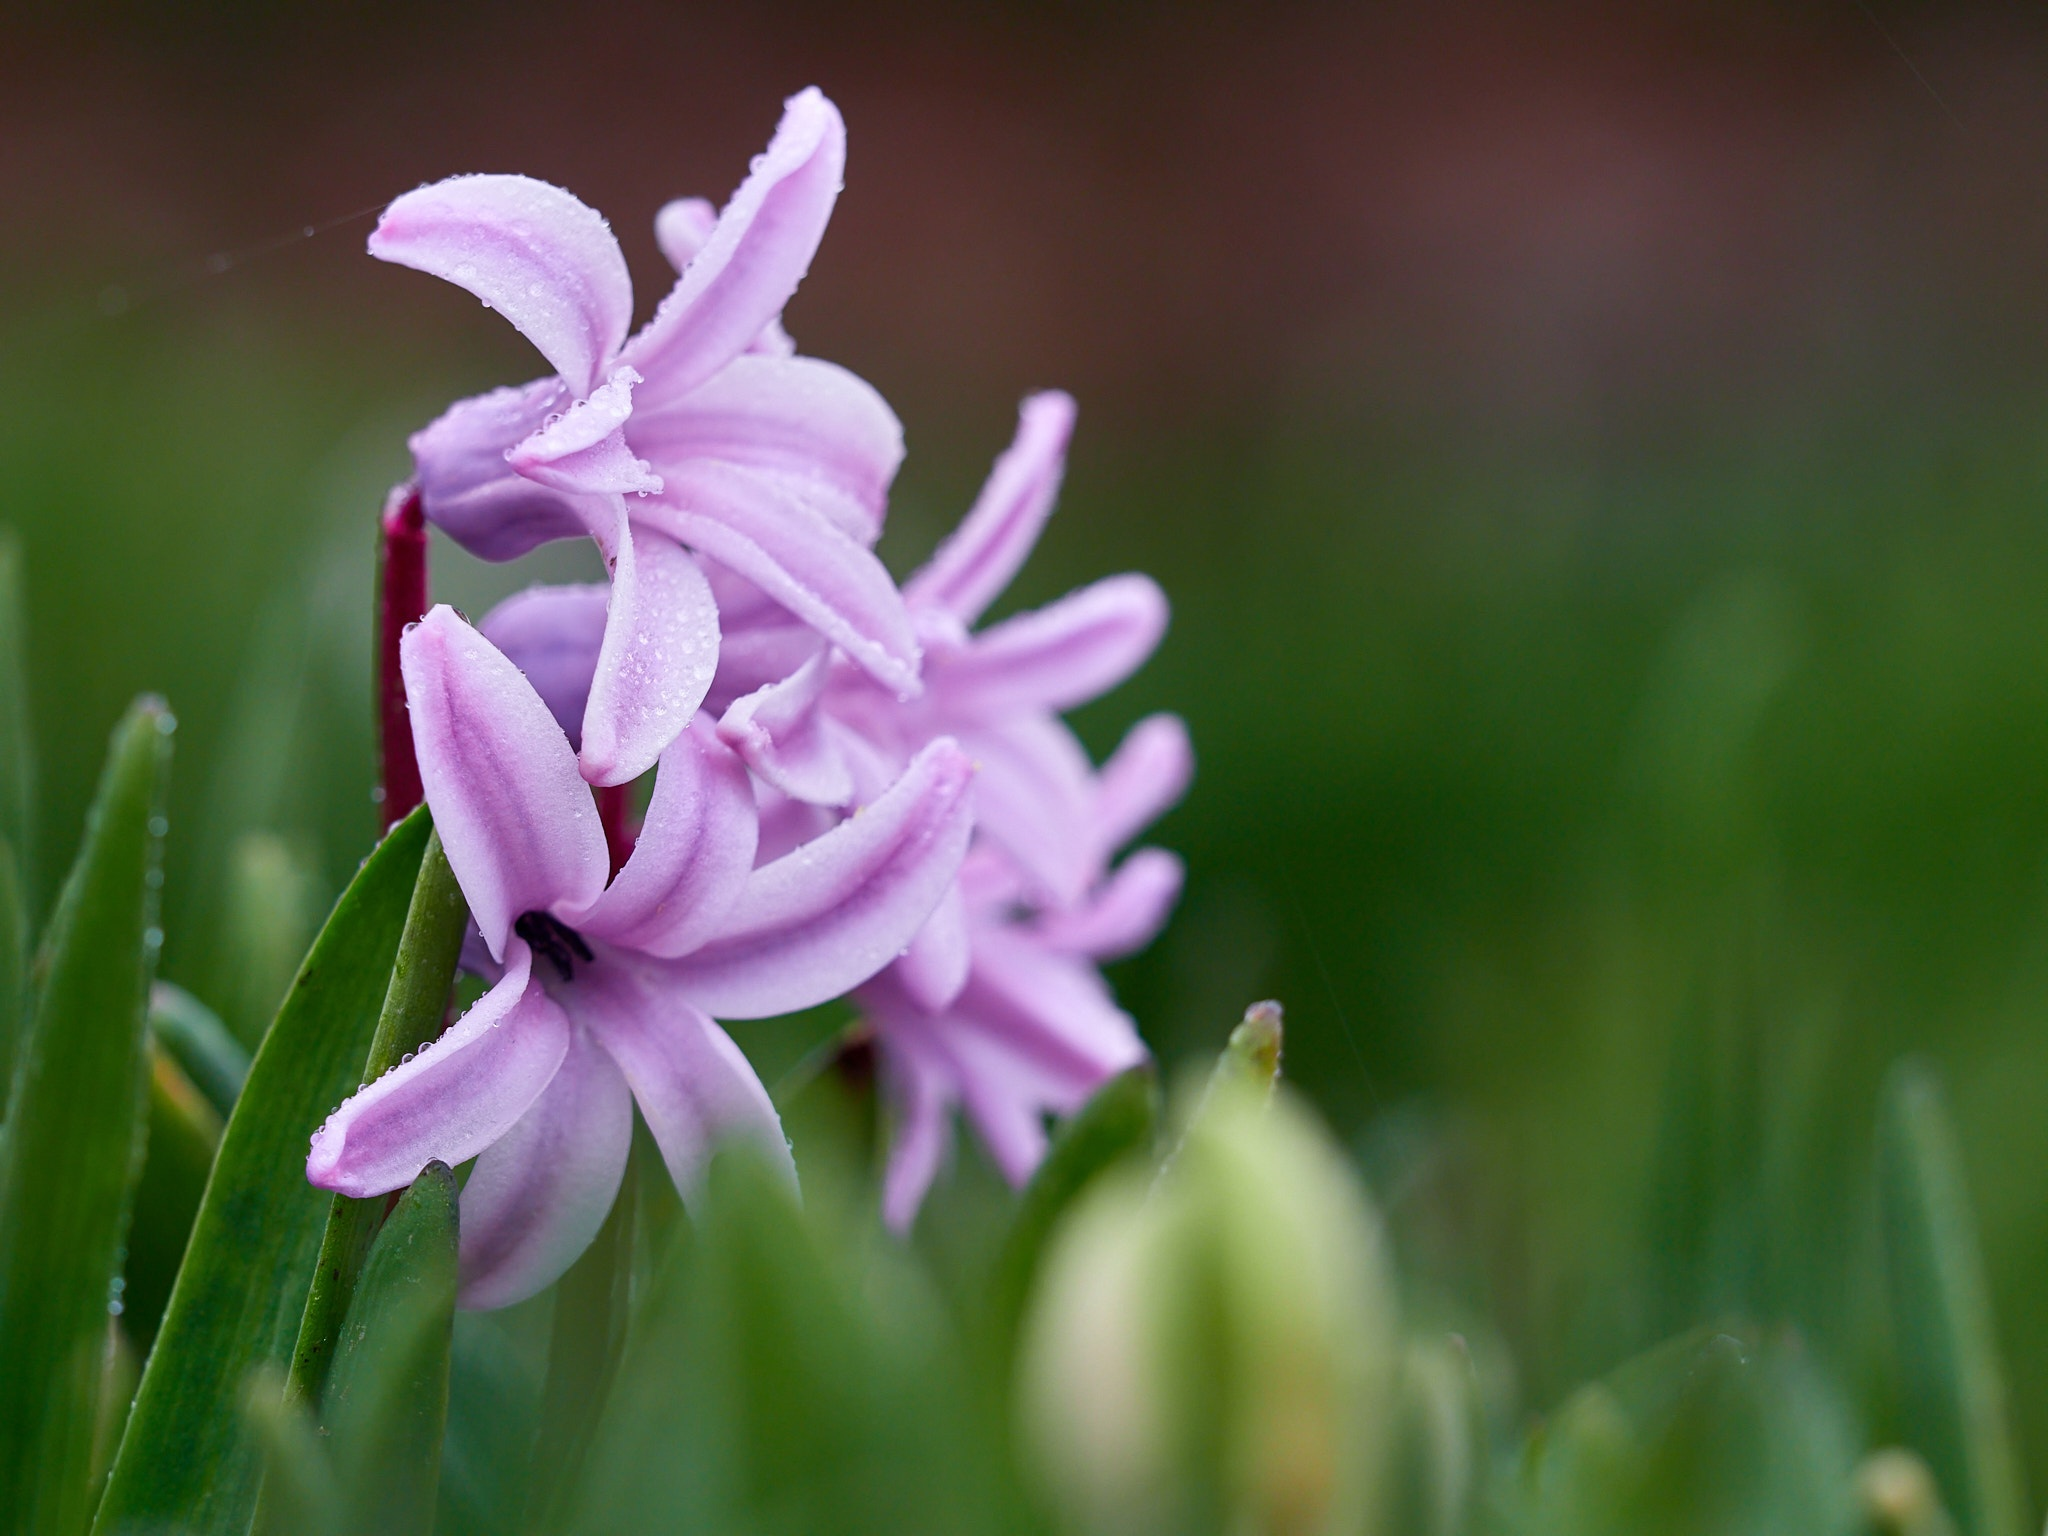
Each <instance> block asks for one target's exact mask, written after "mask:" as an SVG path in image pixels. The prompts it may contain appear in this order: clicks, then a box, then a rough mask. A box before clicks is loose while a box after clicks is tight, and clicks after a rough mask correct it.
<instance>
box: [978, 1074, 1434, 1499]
mask: <svg viewBox="0 0 2048 1536" xmlns="http://www.w3.org/2000/svg"><path fill="white" fill-rule="evenodd" d="M1398 1351H1399V1340H1398V1338H1397V1334H1396V1325H1395V1308H1394V1293H1393V1284H1392V1280H1391V1277H1390V1275H1389V1273H1388V1266H1387V1260H1386V1256H1385V1254H1384V1251H1383V1243H1382V1238H1381V1235H1380V1228H1379V1223H1378V1220H1377V1218H1376V1217H1375V1215H1374V1213H1373V1211H1372V1209H1371V1206H1370V1205H1369V1203H1368V1201H1367V1198H1366V1194H1365V1191H1364V1189H1363V1187H1362V1185H1361V1184H1360V1182H1359V1179H1358V1177H1357V1175H1356V1173H1355V1172H1354V1171H1353V1169H1352V1168H1351V1166H1350V1164H1349V1163H1348V1162H1347V1161H1346V1160H1345V1158H1344V1156H1343V1154H1342V1153H1341V1152H1340V1150H1339V1149H1338V1148H1337V1146H1336V1145H1335V1144H1334V1143H1333V1142H1332V1141H1331V1139H1330V1137H1329V1135H1328V1133H1327V1132H1326V1131H1325V1130H1324V1129H1323V1127H1322V1126H1321V1124H1320V1123H1319V1122H1318V1121H1317V1120H1316V1119H1315V1118H1314V1116H1313V1115H1312V1114H1311V1113H1310V1112H1309V1111H1308V1110H1307V1109H1306V1108H1304V1107H1303V1106H1302V1105H1301V1104H1300V1103H1298V1102H1296V1101H1295V1100H1293V1099H1292V1097H1291V1096H1290V1095H1289V1094H1288V1093H1287V1092H1286V1091H1285V1090H1284V1089H1283V1090H1281V1091H1280V1092H1279V1093H1278V1094H1277V1095H1272V1096H1271V1097H1269V1092H1268V1089H1267V1088H1266V1086H1265V1084H1264V1083H1263V1082H1260V1081H1258V1080H1257V1079H1256V1077H1253V1076H1233V1075H1231V1074H1227V1073H1220V1072H1219V1074H1218V1077H1217V1080H1216V1082H1215V1083H1214V1084H1212V1086H1211V1088H1210V1091H1209V1093H1208V1096H1207V1097H1206V1099H1205V1100H1204V1101H1203V1103H1202V1105H1201V1107H1200V1110H1199V1112H1198V1113H1197V1115H1196V1116H1195V1119H1194V1123H1193V1124H1192V1125H1191V1126H1190V1128H1189V1130H1188V1133H1187V1136H1186V1139H1185V1141H1184V1142H1183V1143H1182V1146H1181V1148H1180V1151H1179V1153H1178V1154H1177V1155H1176V1157H1175V1158H1174V1160H1173V1161H1172V1163H1171V1165H1170V1167H1169V1168H1168V1169H1167V1170H1166V1172H1165V1173H1164V1174H1163V1175H1162V1176H1161V1177H1160V1178H1159V1179H1158V1180H1157V1181H1156V1183H1155V1182H1154V1181H1153V1180H1152V1179H1151V1177H1150V1176H1149V1174H1147V1173H1143V1172H1133V1173H1131V1174H1127V1175H1123V1176H1116V1177H1112V1178H1110V1179H1108V1180H1106V1181H1105V1182H1104V1183H1103V1184H1102V1185H1101V1186H1100V1187H1099V1188H1097V1189H1096V1190H1095V1191H1093V1192H1091V1193H1090V1194H1089V1195H1088V1196H1086V1197H1085V1198H1084V1199H1083V1200H1082V1202H1081V1204H1080V1205H1079V1206H1078V1207H1077V1209H1076V1210H1075V1211H1074V1213H1073V1215H1072V1216H1071V1217H1070V1218H1069V1219H1068V1221H1067V1222H1066V1224H1065V1225H1064V1227H1063V1229H1062V1231H1061V1232H1060V1233H1059V1234H1058V1235H1057V1237H1056V1238H1055V1240H1054V1245H1053V1249H1052V1251H1051V1253H1050V1255H1049V1256H1048V1260H1047V1264H1046V1269H1045V1271H1044V1279H1043V1281H1042V1283H1041V1284H1040V1286H1039V1289H1038V1293H1037V1295H1036V1296H1035V1298H1034V1301H1033V1308H1032V1312H1031V1316H1030V1318H1029V1320H1028V1323H1027V1328H1026V1332H1025V1335H1024V1343H1023V1354H1022V1357H1021V1366H1020V1377H1019V1390H1020V1393H1021V1399H1020V1419H1021V1423H1022V1426H1023V1429H1024V1433H1025V1435H1026V1437H1027V1443H1028V1444H1029V1446H1030V1447H1031V1449H1032V1451H1033V1452H1034V1454H1035V1457H1036V1461H1037V1464H1038V1467H1039V1469H1040V1471H1041V1472H1042V1474H1043V1476H1044V1479H1045V1481H1046V1483H1047V1485H1048V1487H1049V1489H1050V1491H1051V1493H1052V1495H1053V1497H1054V1500H1055V1502H1056V1503H1057V1504H1058V1505H1059V1507H1060V1508H1061V1509H1062V1511H1063V1512H1064V1513H1065V1514H1066V1515H1067V1516H1068V1517H1069V1518H1070V1520H1071V1521H1072V1523H1073V1524H1074V1526H1075V1527H1077V1528H1078V1529H1081V1530H1086V1531H1091V1532H1102V1533H1118V1536H1124V1533H1131V1536H1143V1533H1152V1532H1168V1531H1171V1532H1175V1533H1181V1532H1196V1531H1215V1532H1229V1533H1231V1536H1358V1533H1366V1532H1371V1531H1373V1530H1375V1529H1376V1528H1377V1518H1376V1517H1377V1507H1378V1502H1379V1489H1380V1481H1381V1479H1380V1473H1381V1466H1382V1462H1383V1460H1384V1456H1385V1451H1386V1447H1387V1443H1388V1440H1389V1437H1390V1435H1391V1434H1392V1433H1393V1432H1394V1430H1395V1428H1396V1425H1397V1423H1398V1420H1399V1417H1400V1412H1401V1410H1400V1405H1399V1403H1398V1401H1397V1386H1396V1379H1395V1377H1396V1361H1397V1359H1398Z"/></svg>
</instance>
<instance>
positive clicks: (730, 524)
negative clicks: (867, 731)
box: [634, 459, 920, 697]
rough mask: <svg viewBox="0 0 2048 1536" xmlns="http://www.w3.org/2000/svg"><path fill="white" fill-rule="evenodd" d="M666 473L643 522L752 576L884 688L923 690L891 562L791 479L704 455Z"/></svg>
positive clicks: (644, 507)
mask: <svg viewBox="0 0 2048 1536" xmlns="http://www.w3.org/2000/svg"><path fill="white" fill-rule="evenodd" d="M663 478H664V480H665V482H666V483H665V487H664V490H663V493H662V494H661V495H660V496H659V497H656V498H653V499H651V500H649V501H647V502H645V503H642V504H641V505H640V506H637V507H635V509H634V517H635V520H636V521H641V522H651V523H655V524H656V525H658V526H659V527H661V528H662V529H663V530H664V531H665V532H667V533H668V534H669V535H671V536H672V537H674V538H676V539H680V540H681V541H682V542H683V543H685V544H688V545H689V546H690V547H691V548H692V549H696V550H699V551H701V552H702V553H704V554H706V555H709V556H711V558H713V559H714V560H718V561H720V562H722V563H723V564H725V565H727V566H729V567H730V568H731V569H732V570H733V571H735V572H737V573H738V574H739V575H741V576H744V577H745V578H746V579H747V580H748V581H750V582H752V583H754V585H756V586H757V587H759V588H760V589H761V590H762V591H763V592H764V593H766V594H767V595H768V596H769V597H771V598H773V599H774V600H775V601H776V602H777V603H780V604H781V605H782V606H783V607H784V608H786V609H788V610H789V611H790V612H791V613H793V614H795V615H796V616H797V617H798V618H800V619H802V620H803V621H804V622H805V623H806V624H809V625H810V626H811V627H812V628H813V629H815V630H817V632H818V633H819V634H821V635H823V636H824V637H825V638H826V639H827V640H830V641H831V642H832V643H833V644H834V645H837V646H838V647H839V648H840V649H841V650H843V651H845V652H846V654H847V655H848V656H849V657H851V658H852V659H853V661H855V662H856V663H857V664H859V666H860V667H861V668H862V669H863V670H865V671H866V672H868V673H869V674H870V675H871V676H873V677H874V678H875V680H876V681H877V682H880V683H881V684H883V686H885V687H888V688H891V689H893V690H895V691H896V692H897V693H898V694H900V695H903V696H905V697H911V696H914V695H916V694H917V693H918V692H919V691H920V684H919V682H918V677H917V672H918V660H919V651H918V646H917V636H916V634H915V632H914V631H913V630H912V628H911V623H910V614H909V612H908V611H907V610H906V609H905V608H904V606H903V598H902V595H901V594H900V593H898V592H897V590H896V583H895V582H894V581H893V580H891V579H890V576H889V572H888V569H887V568H886V567H885V566H884V565H883V564H882V562H881V561H880V560H878V559H876V558H875V556H874V555H873V553H871V552H870V551H869V550H868V549H866V548H865V547H864V546H862V545H861V543H860V542H859V541H858V540H856V539H853V538H850V537H848V536H847V534H846V533H845V532H844V531H843V530H842V529H840V528H838V527H836V526H834V525H833V524H832V522H831V521H830V520H828V519H827V518H826V517H825V516H824V515H823V514H822V513H820V512H818V511H817V510H816V509H815V508H814V507H812V506H811V505H810V504H809V503H807V502H806V501H805V500H804V499H803V498H802V496H801V495H800V493H799V491H800V488H799V487H796V486H794V485H793V484H792V483H791V482H790V481H789V479H788V478H787V477H785V476H779V475H776V474H773V473H772V472H770V471H766V470H758V469H743V468H741V467H739V466H737V465H731V464H723V463H720V462H718V461H716V460H712V459H695V460H691V461H690V462H688V463H686V464H680V465H669V466H664V476H663Z"/></svg>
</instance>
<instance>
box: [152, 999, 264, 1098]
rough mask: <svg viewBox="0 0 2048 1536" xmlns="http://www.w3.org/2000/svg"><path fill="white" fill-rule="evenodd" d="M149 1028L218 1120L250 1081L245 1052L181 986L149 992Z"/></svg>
mask: <svg viewBox="0 0 2048 1536" xmlns="http://www.w3.org/2000/svg"><path fill="white" fill-rule="evenodd" d="M149 1027H150V1030H151V1032H152V1033H154V1034H155V1035H156V1038H157V1039H158V1041H159V1042H161V1043H162V1045H163V1047H164V1049H165V1050H167V1051H169V1052H170V1054H171V1058H172V1059H173V1060H174V1061H176V1062H177V1063H178V1065H179V1067H180V1068H181V1069H183V1071H184V1073H185V1075H186V1076H187V1077H189V1078H191V1079H192V1081H193V1083H194V1084H195V1085H196V1086H197V1087H198V1089H199V1091H200V1092H201V1093H203V1094H205V1095H206V1097H207V1099H208V1100H209V1101H210V1102H211V1103H212V1105H213V1107H214V1108H215V1109H217V1110H219V1111H220V1113H221V1115H222V1116H223V1117H225V1116H227V1115H230V1114H233V1113H234V1109H235V1100H236V1099H238V1098H240V1097H241V1093H242V1084H243V1082H244V1081H245V1080H246V1079H247V1078H248V1076H249V1053H248V1052H247V1051H245V1050H244V1049H242V1042H241V1041H239V1040H237V1039H236V1038H235V1037H234V1036H233V1035H232V1034H230V1033H229V1032H228V1027H227V1025H225V1024H223V1023H221V1021H220V1016H219V1015H218V1014H216V1013H215V1012H214V1011H213V1010H212V1009H211V1008H209V1007H207V1006H206V1004H204V1003H202V1002H201V1001H199V999H198V998H196V997H194V996H193V995H192V994H191V993H190V992H187V991H186V990H185V989H184V988H183V987H178V986H173V985H172V984H171V983H170V982H168V981H160V982H158V983H157V984H156V985H155V986H153V987H151V988H150V989H149Z"/></svg>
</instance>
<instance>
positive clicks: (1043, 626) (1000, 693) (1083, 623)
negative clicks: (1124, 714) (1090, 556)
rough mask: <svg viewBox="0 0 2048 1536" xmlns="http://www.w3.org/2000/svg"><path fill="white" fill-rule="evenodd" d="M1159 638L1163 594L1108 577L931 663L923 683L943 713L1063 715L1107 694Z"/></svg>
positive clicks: (1143, 581) (1139, 581)
mask: <svg viewBox="0 0 2048 1536" xmlns="http://www.w3.org/2000/svg"><path fill="white" fill-rule="evenodd" d="M1165 632H1166V594H1165V593H1163V592H1161V591H1160V590H1159V584H1158V583H1157V582H1155V581H1153V580H1152V579H1151V578H1150V577H1149V576H1111V577H1110V578H1108V579H1107V580H1105V581H1098V582H1096V583H1095V584H1094V585H1092V586H1087V587H1083V588H1082V589H1081V590H1080V591H1078V592H1072V593H1069V594H1068V595H1067V596H1065V597H1063V598H1061V599H1060V600H1059V601H1058V602H1056V603H1049V604H1047V605H1046V606H1045V607H1043V608H1040V609H1037V610H1036V611H1034V612H1031V613H1020V614H1018V615H1017V617H1015V618H1013V619H1006V620H1004V621H1003V622H1002V623H1000V624H997V625H994V626H992V627H990V628H988V629H985V630H983V631H982V632H981V633H980V634H978V635H976V636H974V637H973V639H972V640H971V641H970V642H969V643H968V645H967V647H966V648H965V649H964V650H962V651H960V652H958V653H957V654H954V655H950V656H943V657H935V658H934V661H933V665H932V668H931V672H930V677H929V683H930V686H931V687H932V689H933V690H934V691H935V693H937V694H938V695H939V696H941V697H943V699H944V701H945V707H946V708H948V709H949V710H954V711H958V712H959V713H960V714H962V715H967V716H972V717H974V718H977V719H1000V718H1001V717H1002V716H1004V715H1012V714H1020V713H1024V712H1027V711H1032V710H1050V711H1053V712H1055V713H1057V712H1058V711H1060V710H1065V709H1071V708H1073V707H1074V706H1075V705H1077V704H1084V703H1086V702H1087V701H1088V700H1090V699H1093V698H1096V697H1098V696H1099V695H1101V694H1104V693H1107V692H1108V691H1109V690H1110V689H1112V688H1114V687H1115V686H1116V685H1117V684H1118V683H1120V682H1122V681H1123V680H1124V679H1125V678H1127V677H1129V676H1130V675H1131V674H1132V673H1133V672H1135V671H1136V670H1137V669H1138V668H1139V667H1140V666H1141V665H1142V664H1143V663H1144V660H1145V658H1146V657H1147V656H1150V655H1151V654H1152V651H1153V648H1154V647H1155V646H1157V645H1158V644H1159V637H1160V636H1161V635H1162V634H1164V633H1165Z"/></svg>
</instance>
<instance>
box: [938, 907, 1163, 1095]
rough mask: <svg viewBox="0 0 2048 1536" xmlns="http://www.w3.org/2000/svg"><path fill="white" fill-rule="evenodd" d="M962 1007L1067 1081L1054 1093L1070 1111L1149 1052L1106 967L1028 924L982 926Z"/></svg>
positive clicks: (1017, 1052)
mask: <svg viewBox="0 0 2048 1536" xmlns="http://www.w3.org/2000/svg"><path fill="white" fill-rule="evenodd" d="M955 1011H956V1012H958V1013H961V1014H969V1015H972V1016H974V1017H975V1018H977V1019H979V1020H981V1021H982V1024H983V1029H982V1033H984V1034H986V1035H988V1036H989V1037H990V1038H992V1039H997V1040H1000V1041H1001V1042H1002V1043H1003V1046H1004V1048H1005V1050H1007V1051H1008V1052H1009V1053H1011V1055H1012V1056H1014V1057H1015V1058H1016V1060H1018V1061H1019V1062H1028V1063H1029V1064H1030V1065H1031V1067H1032V1069H1033V1070H1034V1071H1035V1072H1037V1073H1039V1074H1041V1075H1042V1077H1043V1079H1044V1081H1045V1082H1046V1083H1047V1084H1055V1085H1056V1084H1063V1085H1065V1088H1064V1091H1063V1092H1059V1093H1056V1094H1054V1096H1053V1097H1052V1098H1051V1099H1050V1100H1049V1102H1050V1104H1051V1107H1053V1108H1055V1109H1059V1110H1062V1111H1065V1110H1071V1109H1075V1108H1078V1107H1079V1105H1080V1103H1081V1101H1082V1100H1083V1099H1085V1098H1086V1097H1087V1096H1088V1094H1089V1093H1091V1092H1093V1091H1094V1089H1095V1088H1096V1087H1097V1086H1099V1085H1100V1084H1101V1083H1102V1082H1103V1081H1104V1080H1105V1079H1107V1078H1109V1077H1112V1076H1114V1075H1115V1074H1116V1073H1118V1072H1121V1071H1123V1070H1124V1068H1126V1067H1132V1066H1136V1065H1137V1064H1138V1063H1139V1062H1141V1061H1143V1060H1145V1058H1146V1054H1147V1053H1146V1050H1145V1044H1144V1042H1143V1041H1142V1040H1140V1039H1139V1038H1138V1030H1137V1026H1136V1025H1135V1024H1134V1023H1133V1022H1132V1021H1131V1016H1130V1015H1129V1014H1127V1013H1125V1012H1124V1011H1123V1010H1122V1009H1121V1008H1119V1007H1117V1006H1116V1002H1115V1000H1114V999H1113V998H1112V997H1111V996H1110V992H1109V986H1108V984H1107V983H1106V982H1104V981H1103V979H1102V976H1101V973H1100V972H1098V971H1097V970H1096V969H1095V967H1094V966H1092V965H1090V964H1088V963H1087V962H1086V961H1082V960H1077V959H1075V958H1073V957H1072V956H1069V955H1063V954H1060V953H1058V952H1056V951H1054V950H1052V949H1051V948H1049V947H1047V946H1046V945H1045V944H1043V943H1041V942H1039V941H1038V940H1037V939H1036V938H1035V937H1033V936H1032V935H1031V934H1030V933H1029V932H1028V931H1027V930H1022V929H1017V928H1013V927H1004V928H990V927H984V928H981V929H979V930H978V931H977V932H976V934H975V942H974V974H973V975H972V976H971V977H970V978H969V979H968V983H967V988H966V990H965V991H964V992H962V993H961V996H960V1000H959V1003H958V1004H957V1005H956V1009H955ZM1048 1091H1049V1092H1051V1091H1052V1090H1051V1089H1048Z"/></svg>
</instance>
